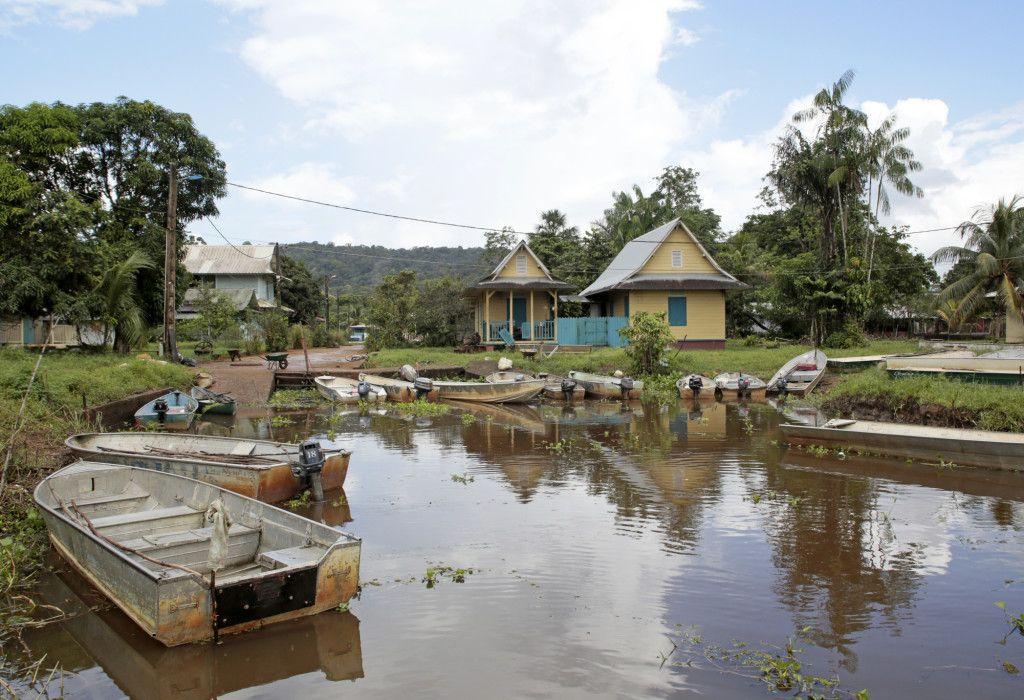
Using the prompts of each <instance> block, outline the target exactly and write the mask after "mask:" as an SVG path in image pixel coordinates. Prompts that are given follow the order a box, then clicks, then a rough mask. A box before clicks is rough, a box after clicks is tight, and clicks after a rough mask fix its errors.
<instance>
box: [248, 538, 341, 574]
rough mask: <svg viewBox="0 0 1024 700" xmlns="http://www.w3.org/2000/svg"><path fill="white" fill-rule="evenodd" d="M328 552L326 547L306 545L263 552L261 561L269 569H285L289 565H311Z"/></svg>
mask: <svg viewBox="0 0 1024 700" xmlns="http://www.w3.org/2000/svg"><path fill="white" fill-rule="evenodd" d="M326 553H327V548H326V547H321V546H319V545H315V544H314V545H304V546H300V547H288V548H287V549H275V550H272V551H269V552H261V553H260V558H259V562H260V564H262V565H263V566H264V567H266V568H268V569H284V568H287V567H289V566H310V565H312V564H316V563H317V562H319V561H320V559H321V558H322V557H323V556H324V554H326Z"/></svg>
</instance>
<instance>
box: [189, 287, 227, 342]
mask: <svg viewBox="0 0 1024 700" xmlns="http://www.w3.org/2000/svg"><path fill="white" fill-rule="evenodd" d="M195 309H196V312H197V313H198V314H199V315H198V317H197V318H196V326H197V327H198V328H199V337H200V340H201V341H203V342H205V343H207V344H208V345H210V346H211V347H212V346H213V344H214V343H216V342H217V340H218V339H220V338H221V337H222V336H223V335H224V334H225V332H227V331H228V330H229V329H237V328H238V311H236V310H235V305H234V303H232V301H231V299H230V298H228V296H227V295H226V294H224V293H223V292H220V291H218V290H216V289H214V288H213V287H212V286H211V285H209V284H204V285H200V287H199V297H198V298H197V299H196V301H195Z"/></svg>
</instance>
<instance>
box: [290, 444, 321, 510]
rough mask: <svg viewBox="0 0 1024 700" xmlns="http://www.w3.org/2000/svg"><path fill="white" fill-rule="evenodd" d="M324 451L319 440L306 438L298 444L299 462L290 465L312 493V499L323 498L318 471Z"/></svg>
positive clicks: (318, 499) (319, 470)
mask: <svg viewBox="0 0 1024 700" xmlns="http://www.w3.org/2000/svg"><path fill="white" fill-rule="evenodd" d="M324 461H325V458H324V451H323V448H321V447H320V441H319V440H306V441H305V442H303V443H302V444H301V445H299V463H298V464H297V465H293V466H292V474H294V475H295V477H296V478H298V479H301V480H302V481H303V483H304V484H305V485H306V486H307V487H308V488H309V490H310V491H311V492H312V494H313V500H314V501H317V502H318V503H319V502H320V501H323V500H324V485H323V481H321V477H320V472H322V471H323V469H324Z"/></svg>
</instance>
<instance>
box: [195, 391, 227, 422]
mask: <svg viewBox="0 0 1024 700" xmlns="http://www.w3.org/2000/svg"><path fill="white" fill-rule="evenodd" d="M189 393H190V394H191V395H192V398H193V399H195V400H196V401H198V402H199V412H200V413H216V414H220V415H225V416H233V415H235V397H234V396H231V395H230V394H218V393H217V392H216V391H210V390H209V389H204V388H203V387H201V386H194V387H192V388H191V389H190V390H189Z"/></svg>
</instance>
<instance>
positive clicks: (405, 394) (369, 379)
mask: <svg viewBox="0 0 1024 700" xmlns="http://www.w3.org/2000/svg"><path fill="white" fill-rule="evenodd" d="M359 378H360V379H362V380H363V381H365V382H366V383H367V384H369V385H370V386H372V387H374V388H378V389H381V390H383V392H384V393H385V394H386V395H387V398H388V401H397V402H400V403H409V402H410V401H416V400H417V399H418V398H419V400H422V401H433V400H435V399H436V398H437V392H435V391H428V392H427V393H426V394H425V395H424V396H423V397H418V396H417V391H416V385H415V384H413V383H412V382H407V381H405V380H404V379H393V378H391V377H381V376H378V375H376V374H361V375H359Z"/></svg>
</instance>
